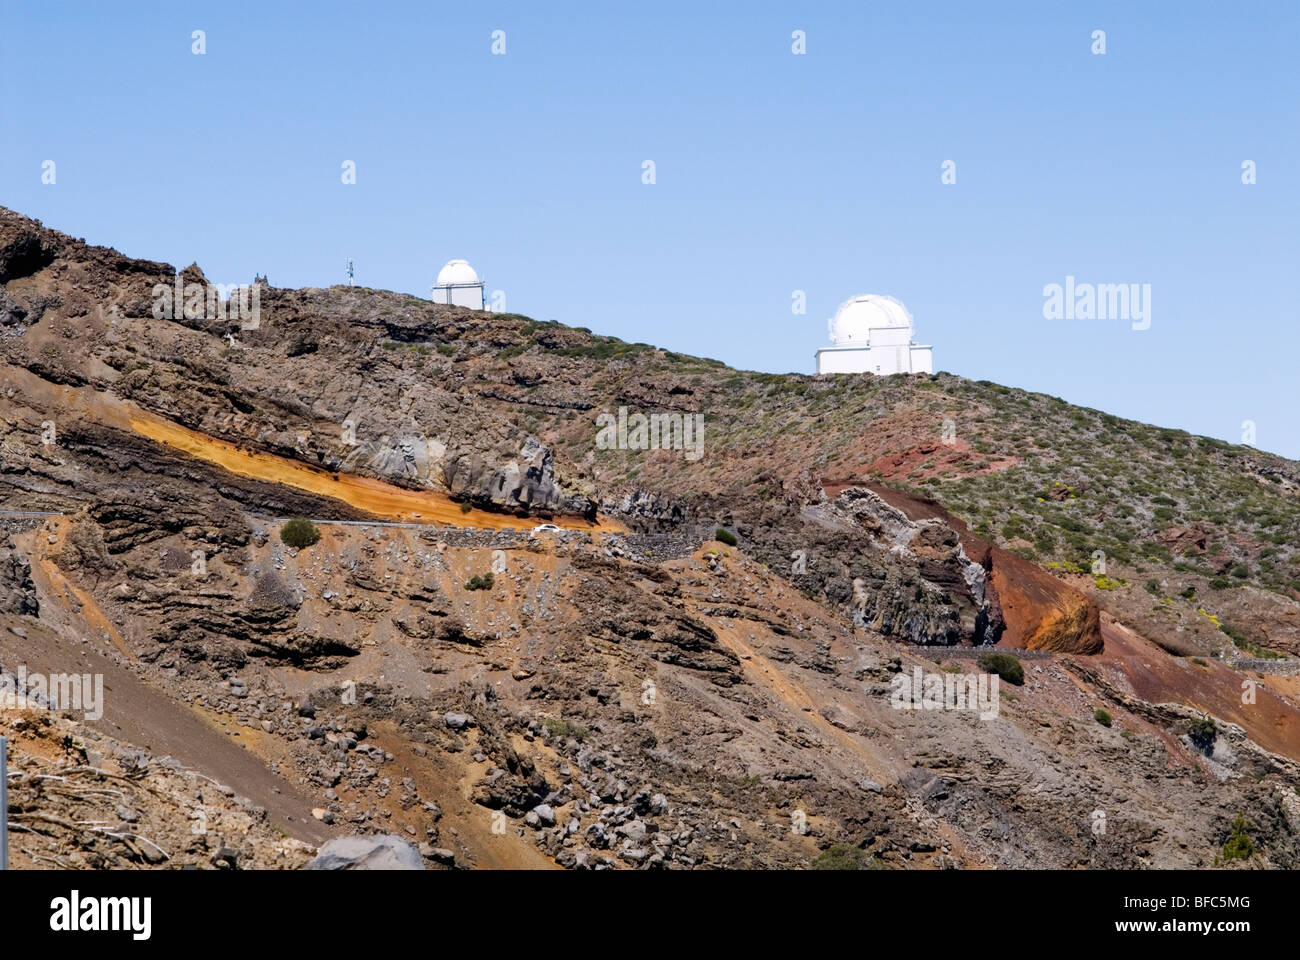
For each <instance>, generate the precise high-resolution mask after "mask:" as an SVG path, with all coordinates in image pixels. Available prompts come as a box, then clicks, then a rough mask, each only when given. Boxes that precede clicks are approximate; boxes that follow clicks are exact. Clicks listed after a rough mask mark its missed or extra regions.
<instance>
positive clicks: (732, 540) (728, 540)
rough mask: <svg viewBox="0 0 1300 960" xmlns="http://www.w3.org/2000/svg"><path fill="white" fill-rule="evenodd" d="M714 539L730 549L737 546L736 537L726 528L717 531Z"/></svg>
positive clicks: (714, 533)
mask: <svg viewBox="0 0 1300 960" xmlns="http://www.w3.org/2000/svg"><path fill="white" fill-rule="evenodd" d="M713 539H714V540H717V541H718V542H719V543H725V544H726V545H727V546H729V547H734V546H735V545H736V535H735V534H734V533H732V532H731V531H730V530H728V529H726V528H725V527H718V529H717V530H714V531H713Z"/></svg>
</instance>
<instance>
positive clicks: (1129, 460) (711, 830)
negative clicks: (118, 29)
mask: <svg viewBox="0 0 1300 960" xmlns="http://www.w3.org/2000/svg"><path fill="white" fill-rule="evenodd" d="M196 291H197V292H196ZM210 291H211V292H210ZM236 296H239V295H238V294H236ZM244 296H245V300H244V302H245V304H250V303H251V304H252V305H254V306H255V312H254V313H253V314H252V315H251V316H250V315H249V314H248V312H247V311H244V312H243V315H242V316H240V315H232V313H233V312H232V310H231V309H230V305H229V304H228V303H227V302H226V301H224V300H223V299H221V294H220V293H219V292H216V291H213V290H212V287H211V285H210V284H208V283H207V281H206V279H205V278H204V276H203V273H202V271H201V270H200V268H199V267H198V266H196V265H192V266H190V267H187V268H185V269H184V270H182V271H180V272H179V273H178V272H177V271H176V270H175V269H174V268H172V267H170V266H168V265H166V264H162V263H157V262H153V261H146V260H134V259H130V258H128V257H125V256H123V255H121V254H119V253H117V252H116V251H114V250H111V249H107V248H103V247H95V246H89V245H87V244H85V243H84V242H82V241H78V240H75V239H73V238H70V237H67V236H65V235H63V234H60V233H58V232H55V231H52V230H48V229H46V228H44V227H42V226H41V225H40V224H39V223H37V222H35V221H32V220H29V219H27V218H24V217H21V216H20V215H18V214H15V213H12V212H10V211H4V210H2V209H0V393H2V394H3V398H4V399H3V401H0V431H2V436H0V510H3V511H7V512H6V513H0V525H3V526H4V527H5V528H6V531H7V532H5V533H4V534H3V538H4V539H2V540H0V625H11V626H13V627H14V628H15V629H17V630H18V631H20V633H21V636H22V638H25V639H24V642H22V643H20V642H19V641H18V639H14V638H19V636H20V634H19V633H12V632H11V633H9V634H7V635H5V639H0V666H3V667H4V668H5V669H6V670H9V671H11V672H12V671H13V670H16V666H14V665H15V664H16V665H22V666H31V665H33V664H34V665H36V666H41V667H42V668H43V669H45V670H46V671H47V672H55V671H56V670H57V669H58V668H60V667H63V668H64V669H67V670H72V668H73V664H74V661H75V662H76V663H81V664H82V665H81V666H80V667H79V668H78V670H79V672H81V673H85V672H86V671H87V670H90V672H92V673H95V672H99V673H104V674H106V675H111V676H112V677H115V678H116V683H117V690H118V695H116V696H109V697H107V698H106V703H105V707H104V713H103V717H101V718H94V719H92V718H89V717H82V718H81V719H80V720H78V717H77V716H76V715H75V712H74V713H73V714H71V715H68V711H66V710H62V709H61V710H60V711H58V712H61V713H64V714H65V716H63V717H60V718H59V720H58V722H60V723H80V726H81V728H83V729H82V730H81V731H80V732H79V733H78V736H90V735H91V734H98V735H100V736H111V737H113V738H114V742H115V743H117V742H119V741H120V742H122V743H125V744H134V748H135V749H138V750H140V751H141V752H142V753H149V754H150V755H154V754H157V755H165V756H168V757H171V758H173V759H174V761H175V762H176V763H177V764H178V765H180V768H181V769H185V770H190V769H192V770H195V771H200V772H202V773H203V775H205V776H208V777H211V778H212V779H214V780H216V781H218V782H219V783H221V784H222V785H229V788H230V789H231V790H232V791H233V792H234V794H235V795H236V796H239V797H241V798H242V799H244V800H245V801H246V804H247V805H246V808H244V809H245V812H246V814H247V818H246V822H245V821H237V820H235V819H231V820H230V822H231V823H238V824H239V825H240V826H239V827H238V828H237V829H233V830H232V832H231V833H230V835H229V836H223V837H222V838H221V847H220V849H228V850H230V851H234V853H235V854H238V855H239V856H242V857H244V858H245V859H246V860H247V861H248V862H253V863H259V864H272V863H274V864H277V865H280V866H296V865H299V863H300V862H301V861H302V860H304V859H305V857H306V852H299V851H298V849H297V848H295V849H294V850H293V851H290V850H289V849H288V848H284V849H280V848H276V847H273V846H268V844H267V842H266V838H265V830H267V829H274V830H276V831H280V832H281V833H282V834H287V835H288V836H290V837H292V838H294V839H295V840H297V841H298V842H300V843H301V844H303V845H304V846H303V848H302V849H303V851H309V849H310V847H311V846H312V845H315V844H318V843H320V842H321V841H323V840H325V839H326V838H328V837H329V836H333V835H339V834H344V833H356V832H361V833H393V834H397V835H398V836H404V837H406V838H408V839H409V841H410V842H411V843H412V844H413V845H416V846H417V847H418V848H419V849H420V851H421V853H422V854H423V856H424V860H425V862H426V863H427V864H428V865H430V866H441V867H447V866H453V867H454V866H472V865H477V866H485V867H492V866H528V867H544V866H560V867H578V868H581V867H591V868H610V867H619V868H626V867H651V866H670V867H700V866H745V867H771V866H783V867H806V866H809V865H816V866H827V865H831V866H854V865H857V866H874V867H908V866H931V867H963V866H979V865H994V866H1102V865H1109V866H1144V865H1155V866H1173V865H1188V866H1197V865H1208V864H1211V863H1213V862H1214V861H1215V859H1216V857H1221V856H1222V855H1223V854H1224V846H1225V844H1229V841H1230V839H1231V837H1232V836H1233V835H1234V830H1235V828H1234V826H1233V824H1234V823H1235V822H1236V821H1237V817H1238V815H1242V816H1243V817H1244V818H1245V821H1246V822H1247V823H1248V824H1249V832H1250V836H1251V838H1252V844H1253V847H1252V851H1253V852H1252V853H1251V855H1250V856H1249V857H1248V858H1246V860H1245V861H1244V862H1246V863H1248V864H1249V865H1257V866H1268V865H1272V866H1288V867H1289V866H1294V865H1295V864H1296V862H1297V861H1298V860H1300V847H1297V845H1296V843H1295V841H1294V840H1293V839H1292V837H1293V836H1294V835H1295V832H1296V831H1297V830H1300V800H1297V795H1296V789H1297V787H1300V778H1298V775H1300V767H1298V766H1297V763H1300V730H1297V727H1296V723H1297V713H1296V697H1297V693H1298V692H1300V680H1297V678H1296V677H1295V676H1294V674H1293V673H1291V672H1290V671H1291V670H1292V667H1293V666H1294V665H1295V661H1293V660H1292V659H1291V657H1290V655H1292V654H1300V604H1298V603H1297V593H1296V591H1297V589H1298V588H1300V561H1297V560H1296V559H1295V558H1294V555H1293V548H1292V546H1291V544H1293V543H1295V542H1296V535H1297V533H1298V532H1300V531H1298V530H1297V524H1298V523H1300V513H1298V512H1297V497H1300V492H1297V490H1296V484H1297V482H1298V481H1297V477H1300V474H1297V469H1300V465H1297V464H1295V463H1293V462H1291V461H1287V460H1284V459H1281V458H1277V457H1272V456H1269V455H1267V454H1263V453H1260V452H1258V451H1255V450H1253V449H1250V448H1242V447H1232V446H1230V445H1227V444H1224V443H1222V442H1219V441H1213V440H1209V439H1207V438H1199V437H1192V436H1189V435H1186V434H1182V433H1178V432H1176V431H1165V430H1159V429H1156V428H1152V427H1146V426H1144V425H1140V424H1135V423H1131V422H1128V421H1123V420H1119V419H1117V418H1114V417H1111V416H1109V415H1106V414H1103V413H1100V412H1097V411H1091V410H1083V409H1080V408H1076V407H1071V406H1069V405H1068V404H1065V403H1063V402H1061V401H1059V400H1056V399H1054V398H1050V397H1045V396H1041V395H1036V394H1028V393H1025V392H1023V391H1018V390H1014V389H1009V388H1005V387H1000V386H996V385H993V384H988V383H972V382H970V381H966V380H962V379H960V378H956V377H952V376H949V375H946V374H937V375H934V376H927V377H907V376H897V377H887V378H874V377H871V376H835V377H807V376H800V375H782V376H778V375H770V374H756V373H746V372H742V371H735V370H731V369H729V368H727V367H726V366H724V365H723V364H721V363H719V362H717V361H713V360H707V359H700V358H695V357H690V356H686V355H683V354H678V353H674V352H671V351H667V350H662V349H658V348H655V347H651V346H648V345H645V344H627V343H623V342H621V341H618V340H613V339H611V338H607V337H600V336H597V335H595V334H592V333H591V332H590V331H587V330H583V329H574V328H569V327H564V326H561V325H558V324H554V323H538V322H536V321H532V320H529V319H528V318H526V317H522V316H517V315H508V314H493V313H483V312H474V311H469V310H465V309H462V308H454V307H446V306H440V305H435V304H431V303H429V302H427V301H423V300H418V299H415V298H412V297H408V296H404V295H400V294H394V293H390V292H385V291H375V290H366V289H360V288H347V287H335V288H331V289H328V290H316V289H305V290H285V289H279V288H275V287H271V286H269V285H267V284H266V283H265V282H264V281H258V282H257V283H256V284H255V285H254V286H253V287H252V288H251V290H249V291H247V292H246V293H245V294H244ZM640 415H646V416H650V415H654V416H655V417H656V418H657V419H656V421H655V426H656V427H661V428H662V430H661V431H657V435H658V438H659V439H661V440H664V439H666V438H667V437H668V436H671V437H673V438H674V439H676V440H679V441H681V440H683V433H682V432H680V431H681V430H682V428H683V427H684V426H685V425H687V424H689V425H691V426H692V427H694V426H695V425H696V424H701V423H702V425H703V439H702V443H701V442H700V435H699V433H698V431H693V432H692V433H691V434H690V435H689V436H686V437H685V438H684V442H679V443H677V444H676V445H675V448H674V444H673V443H671V442H667V443H663V444H657V445H658V446H666V447H667V449H645V447H646V443H644V442H642V440H648V434H649V431H648V430H646V429H644V427H645V426H648V425H643V424H642V422H641V421H640V419H639V417H640ZM602 431H604V432H602ZM293 516H305V517H310V518H312V520H313V521H314V524H315V525H316V527H317V532H318V533H319V539H317V540H316V541H315V542H314V543H311V544H310V545H302V546H301V547H298V548H295V547H291V546H289V545H288V544H286V543H285V542H284V541H283V538H282V533H283V528H284V520H285V518H288V517H293ZM541 522H550V523H552V524H554V525H555V526H556V527H557V528H558V529H557V530H555V531H551V532H542V533H537V534H532V533H530V528H531V527H533V526H534V525H535V524H537V523H541ZM38 635H39V636H40V637H41V638H43V639H42V642H40V643H36V642H34V641H33V640H31V638H33V637H36V636H38ZM993 648H996V649H997V650H999V651H1003V652H1007V651H1015V652H1016V653H1015V658H1018V659H1019V660H1021V661H1022V666H1023V671H1024V680H1023V684H1012V683H1010V682H1008V683H1005V684H1004V685H1003V686H1002V687H1001V690H1000V692H999V693H997V694H996V695H995V696H994V697H993V700H992V702H993V703H994V704H996V709H986V710H985V711H984V714H985V715H981V714H980V713H973V712H971V711H969V710H963V709H951V710H946V709H923V710H908V709H900V708H899V704H898V702H897V697H896V696H895V695H894V694H895V693H896V690H897V688H898V685H899V683H900V679H901V678H910V677H912V676H913V675H914V671H920V672H921V673H922V674H925V675H929V676H932V677H938V678H940V682H941V683H942V678H943V677H948V678H955V677H957V676H963V677H964V676H967V675H969V676H971V677H974V676H976V675H983V676H984V677H985V680H986V682H987V676H988V674H987V671H989V670H999V671H1003V675H1004V676H1006V677H1013V674H1014V670H1013V669H1012V667H1011V666H1008V662H1010V663H1011V664H1014V663H1015V658H1013V657H1012V656H1006V657H1003V661H1002V662H1001V663H1000V664H999V661H997V660H996V659H994V660H990V659H988V658H987V657H984V658H983V659H980V656H981V654H986V653H987V652H988V651H989V650H990V649H993ZM77 658H81V659H80V660H78V659H77ZM85 658H92V659H91V660H90V661H85ZM83 661H84V662H91V663H92V664H93V670H91V668H89V667H86V666H85V664H84V662H83ZM31 668H32V669H35V667H34V666H32V667H31ZM1243 670H1248V671H1249V672H1248V673H1243ZM1243 678H1245V679H1246V680H1247V681H1248V684H1249V685H1250V689H1251V696H1250V702H1249V703H1246V702H1245V697H1244V695H1243V694H1242V688H1243ZM972 682H973V681H972ZM985 706H986V707H987V706H988V704H986V705H985ZM166 730H170V731H187V732H185V733H183V734H166V733H164V732H163V731H166ZM23 742H24V741H23V740H22V738H19V740H18V747H19V749H20V750H23V749H24V747H23ZM33 749H34V748H33ZM24 762H27V761H26V760H24ZM31 762H33V763H34V762H36V761H35V760H32V761H31ZM97 769H101V770H102V769H104V768H103V767H100V768H97ZM107 773H113V774H114V775H117V774H118V771H117V770H116V769H113V770H106V771H105V775H107ZM159 794H160V792H159V791H152V792H150V795H159ZM33 802H34V803H35V801H33ZM140 802H141V803H143V802H144V801H143V800H142V801H140ZM168 809H171V807H169V806H167V805H166V804H163V805H161V806H160V807H159V810H147V811H145V812H146V813H148V814H149V815H150V816H153V817H155V818H161V819H166V817H167V816H168V814H166V813H165V811H166V810H168ZM1099 813H1100V819H1099V817H1098V814H1099ZM52 815H53V814H52ZM171 815H177V814H175V813H173V814H171ZM186 815H187V816H188V814H186ZM70 822H71V821H70ZM151 822H153V821H151ZM1099 822H1100V823H1101V824H1102V826H1101V828H1100V829H1099V828H1098V823H1099ZM124 829H125V828H124ZM119 832H121V831H119ZM127 832H129V831H127ZM60 842H62V841H60ZM146 846H147V845H144V846H142V845H141V844H140V843H135V847H136V848H140V851H141V852H140V853H139V857H138V862H139V863H140V864H141V865H149V864H150V863H151V862H152V860H151V858H154V859H156V855H155V854H149V853H148V851H147V850H146V849H145V847H146ZM1229 846H1230V847H1231V849H1233V850H1236V849H1238V848H1239V847H1240V844H1237V845H1236V846H1233V845H1231V844H1229ZM125 849H126V850H127V851H128V853H129V851H130V849H131V848H130V847H127V848H125ZM202 849H206V848H202ZM241 850H242V851H243V852H242V853H241V852H240V851H241ZM33 852H34V853H37V855H38V857H46V858H48V857H47V855H48V850H47V851H46V852H44V853H41V852H39V851H35V850H34V851H33ZM128 853H122V852H120V851H115V852H114V853H113V854H112V855H111V856H110V855H109V854H108V853H106V852H102V851H101V852H100V853H99V854H97V855H95V856H89V855H88V856H87V857H85V858H84V860H78V861H77V862H76V865H78V866H81V865H88V866H96V865H105V864H111V863H112V862H113V861H112V857H113V856H116V857H118V858H121V857H125V856H127V855H128ZM200 859H202V858H200V857H198V856H197V855H196V856H195V862H198V860H200ZM227 859H229V858H227ZM205 862H206V861H205ZM1233 862H1237V861H1235V860H1234V861H1233ZM217 865H226V861H225V860H222V861H221V863H220V864H217Z"/></svg>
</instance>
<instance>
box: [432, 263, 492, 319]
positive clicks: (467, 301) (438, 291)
mask: <svg viewBox="0 0 1300 960" xmlns="http://www.w3.org/2000/svg"><path fill="white" fill-rule="evenodd" d="M430 295H431V297H432V299H433V302H434V303H450V304H453V305H454V306H457V307H471V308H473V309H474V310H482V309H483V303H484V300H483V279H482V278H481V277H480V276H479V275H478V274H477V273H475V272H474V268H473V267H471V266H470V265H469V264H468V263H466V262H465V261H464V260H450V261H448V263H447V265H446V266H445V267H443V268H442V269H441V270H439V271H438V280H437V282H435V283H434V285H433V289H432V290H431V291H430Z"/></svg>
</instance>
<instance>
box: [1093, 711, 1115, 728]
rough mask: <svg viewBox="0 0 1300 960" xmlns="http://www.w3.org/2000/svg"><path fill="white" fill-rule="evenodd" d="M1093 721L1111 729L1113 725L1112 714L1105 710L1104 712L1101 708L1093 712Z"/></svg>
mask: <svg viewBox="0 0 1300 960" xmlns="http://www.w3.org/2000/svg"><path fill="white" fill-rule="evenodd" d="M1092 719H1094V720H1096V721H1097V722H1098V723H1100V724H1101V725H1102V726H1103V727H1109V726H1110V724H1111V719H1110V714H1109V713H1107V712H1106V711H1105V710H1103V709H1102V708H1101V707H1098V708H1097V709H1096V710H1094V711H1092Z"/></svg>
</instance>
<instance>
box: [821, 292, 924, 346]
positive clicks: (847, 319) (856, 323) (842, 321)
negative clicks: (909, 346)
mask: <svg viewBox="0 0 1300 960" xmlns="http://www.w3.org/2000/svg"><path fill="white" fill-rule="evenodd" d="M829 327H830V333H831V343H835V344H839V343H866V342H868V341H869V340H870V339H871V331H872V330H879V329H881V328H885V327H893V328H899V327H906V328H907V329H908V330H909V331H910V330H911V329H912V315H911V314H910V313H908V312H907V308H906V307H905V306H903V305H902V304H901V303H899V302H898V301H897V300H895V299H894V298H893V297H885V296H880V295H878V294H874V293H868V294H863V295H862V296H860V297H853V298H852V299H851V300H845V301H844V302H843V303H841V304H840V308H839V309H838V310H836V311H835V316H834V318H832V319H831V321H830V324H829ZM908 335H909V336H910V333H909V334H908Z"/></svg>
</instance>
